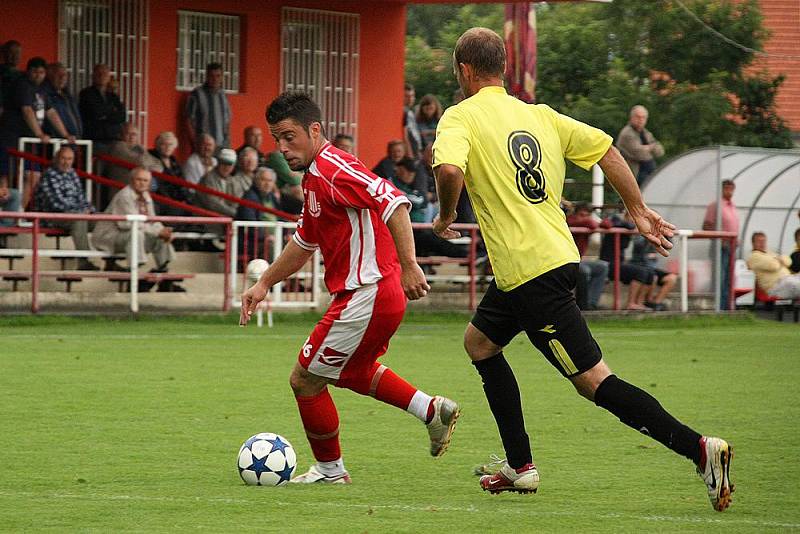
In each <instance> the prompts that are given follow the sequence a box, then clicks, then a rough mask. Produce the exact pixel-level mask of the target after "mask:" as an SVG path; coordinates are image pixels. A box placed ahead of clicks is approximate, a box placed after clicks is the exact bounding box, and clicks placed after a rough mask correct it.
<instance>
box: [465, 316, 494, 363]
mask: <svg viewBox="0 0 800 534" xmlns="http://www.w3.org/2000/svg"><path fill="white" fill-rule="evenodd" d="M464 350H465V351H466V352H467V354H468V355H469V357H470V358H471V359H472V361H474V362H477V361H479V360H485V359H486V358H491V357H492V356H494V355H495V354H497V353H498V352H500V351H501V350H503V347H500V346H498V345H495V344H494V343H493V342H492V341H491V340H490V339H489V338H487V337H486V335H485V334H484V333H483V332H481V331H480V330H478V329H477V328H475V327H474V326H472V323H470V324H469V325H467V330H466V331H465V332H464Z"/></svg>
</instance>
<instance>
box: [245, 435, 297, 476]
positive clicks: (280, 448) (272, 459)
mask: <svg viewBox="0 0 800 534" xmlns="http://www.w3.org/2000/svg"><path fill="white" fill-rule="evenodd" d="M237 464H238V467H239V476H241V477H242V480H244V482H245V484H248V485H250V486H280V485H282V484H285V483H286V482H288V481H289V479H291V478H292V473H294V469H295V467H296V466H297V456H296V455H295V452H294V448H293V447H292V444H291V443H289V440H287V439H286V438H284V437H283V436H279V435H278V434H273V433H271V432H262V433H261V434H256V435H255V436H253V437H251V438H250V439H248V440H247V441H245V442H244V444H243V445H242V448H241V449H239V458H238V461H237Z"/></svg>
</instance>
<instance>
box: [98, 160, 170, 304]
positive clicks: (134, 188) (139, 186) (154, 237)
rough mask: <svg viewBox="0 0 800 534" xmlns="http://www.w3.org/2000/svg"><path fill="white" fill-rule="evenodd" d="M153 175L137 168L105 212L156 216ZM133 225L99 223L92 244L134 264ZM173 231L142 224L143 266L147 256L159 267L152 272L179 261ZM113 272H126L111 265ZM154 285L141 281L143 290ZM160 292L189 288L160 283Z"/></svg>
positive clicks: (140, 252)
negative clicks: (149, 255) (150, 256)
mask: <svg viewBox="0 0 800 534" xmlns="http://www.w3.org/2000/svg"><path fill="white" fill-rule="evenodd" d="M152 178H153V176H152V175H151V174H150V171H148V170H147V169H144V168H142V167H137V168H135V169H132V170H131V171H130V176H129V177H128V183H129V185H128V186H127V187H125V189H122V190H120V191H119V192H117V194H116V195H114V198H113V199H111V204H109V205H108V208H106V211H105V213H107V214H109V215H137V214H138V215H146V216H148V217H154V216H155V214H156V212H155V208H154V207H153V200H152V199H151V198H150V193H149V191H150V182H151V180H152ZM132 241H133V240H132V239H131V223H130V222H129V221H99V222H98V223H97V225H96V226H95V229H94V232H93V233H92V242H93V243H94V245H95V246H96V247H97V248H98V249H100V250H106V251H108V252H113V253H122V252H124V253H125V254H126V256H127V260H128V263H129V264H130V261H131V256H132V253H131V245H132ZM171 242H172V230H170V229H169V228H167V227H166V226H164V225H163V224H161V223H160V222H145V223H140V224H139V233H138V250H137V254H138V263H139V266H141V265H144V264H146V263H147V254H148V253H150V254H152V255H153V259H154V260H155V264H156V267H155V269H152V270H151V271H150V272H153V273H166V272H167V271H168V268H169V262H170V261H172V260H173V259H174V258H175V250H174V249H173V248H172V244H171ZM107 269H110V270H124V269H123V268H122V267H120V266H119V265H117V264H111V265H109V266H107ZM151 288H152V285H151V284H150V283H149V282H144V281H142V282H140V283H139V290H140V291H149V290H150V289H151ZM158 291H179V292H183V291H185V289H183V288H182V287H180V286H179V285H177V284H174V283H173V282H172V281H171V280H162V281H161V282H159V284H158Z"/></svg>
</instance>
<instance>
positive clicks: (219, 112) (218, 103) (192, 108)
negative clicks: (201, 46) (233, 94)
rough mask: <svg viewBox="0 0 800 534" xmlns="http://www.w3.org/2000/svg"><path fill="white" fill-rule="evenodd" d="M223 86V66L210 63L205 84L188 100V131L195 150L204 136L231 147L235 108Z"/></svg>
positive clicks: (196, 89)
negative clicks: (229, 102) (232, 115)
mask: <svg viewBox="0 0 800 534" xmlns="http://www.w3.org/2000/svg"><path fill="white" fill-rule="evenodd" d="M222 83H223V75H222V65H220V64H219V63H209V64H208V65H207V66H206V81H205V83H204V84H203V85H200V86H198V87H195V88H194V90H193V91H192V92H191V93H190V94H189V98H188V100H187V101H186V128H187V130H188V132H189V140H190V141H191V143H192V146H193V147H194V148H195V150H196V149H197V143H198V141H199V140H200V136H201V135H202V134H208V135H210V136H211V137H213V138H214V142H215V143H216V144H217V146H218V147H220V148H228V147H230V146H231V139H230V125H231V107H230V105H229V104H228V97H226V96H225V90H224V89H223V87H222Z"/></svg>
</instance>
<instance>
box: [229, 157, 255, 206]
mask: <svg viewBox="0 0 800 534" xmlns="http://www.w3.org/2000/svg"><path fill="white" fill-rule="evenodd" d="M257 168H258V152H257V151H256V149H255V148H252V147H245V148H244V149H242V151H241V152H240V153H239V157H238V164H237V166H236V169H235V170H234V173H233V176H231V183H232V184H235V185H234V186H233V188H234V190H236V191H240V190H241V194H237V195H236V196H238V197H241V196H242V195H244V194H245V192H247V191H248V190H249V189H250V188H251V187H253V178H255V177H256V169H257ZM231 194H233V193H231Z"/></svg>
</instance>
